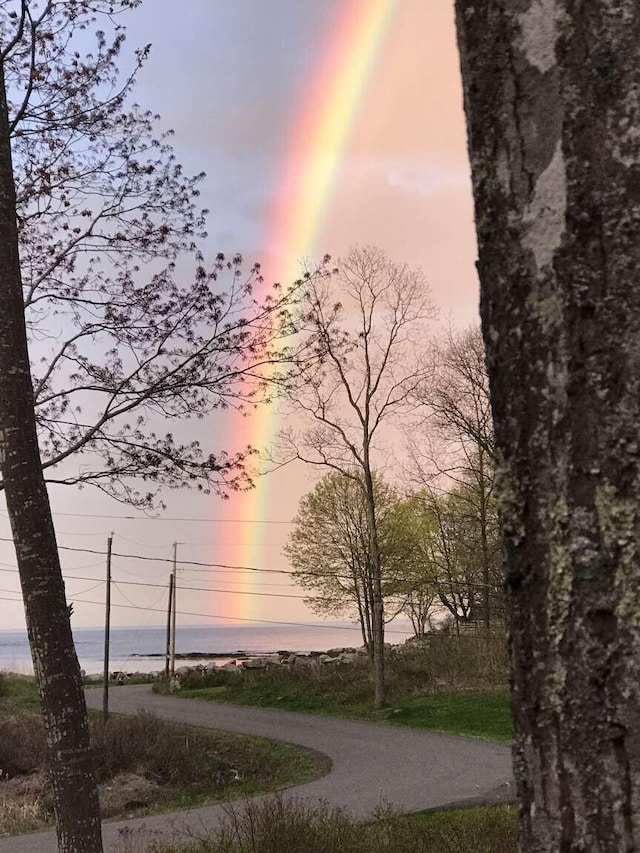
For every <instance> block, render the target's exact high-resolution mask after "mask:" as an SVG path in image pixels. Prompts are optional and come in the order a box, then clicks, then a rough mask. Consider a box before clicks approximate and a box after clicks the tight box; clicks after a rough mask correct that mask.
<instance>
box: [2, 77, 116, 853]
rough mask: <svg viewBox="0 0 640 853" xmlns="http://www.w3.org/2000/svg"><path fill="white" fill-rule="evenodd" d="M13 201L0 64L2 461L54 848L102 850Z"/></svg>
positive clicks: (79, 852) (83, 852)
mask: <svg viewBox="0 0 640 853" xmlns="http://www.w3.org/2000/svg"><path fill="white" fill-rule="evenodd" d="M15 205H16V197H15V186H14V180H13V170H12V162H11V146H10V142H9V123H8V114H7V99H6V91H5V83H4V68H3V67H2V65H1V64H0V320H1V322H2V335H1V336H0V465H1V469H2V480H3V484H4V490H5V494H6V500H7V508H8V512H9V518H10V521H11V529H12V533H13V540H14V543H15V549H16V557H17V561H18V569H19V571H20V582H21V585H22V594H23V598H24V606H25V614H26V621H27V631H28V634H29V643H30V645H31V653H32V656H33V666H34V670H35V673H36V679H37V682H38V688H39V691H40V698H41V703H42V709H43V715H44V720H45V726H46V732H47V746H48V758H49V773H50V778H51V784H52V788H53V795H54V806H55V812H56V825H57V831H58V849H59V851H60V853H100V851H101V850H102V838H101V828H100V812H99V807H98V798H97V792H96V785H95V776H94V770H93V757H92V753H91V747H90V744H89V730H88V726H87V713H86V707H85V701H84V692H83V687H82V679H81V677H80V668H79V666H78V660H77V657H76V653H75V649H74V645H73V638H72V635H71V626H70V624H69V613H68V610H67V602H66V599H65V593H64V583H63V579H62V573H61V571H60V563H59V559H58V551H57V545H56V538H55V532H54V529H53V522H52V518H51V510H50V507H49V498H48V495H47V490H46V486H45V482H44V478H43V475H42V468H41V462H40V453H39V449H38V440H37V435H36V424H35V417H34V403H33V388H32V383H31V373H30V367H29V358H28V353H27V337H26V329H25V321H24V308H23V302H22V286H21V278H20V262H19V257H18V234H17V227H16V207H15Z"/></svg>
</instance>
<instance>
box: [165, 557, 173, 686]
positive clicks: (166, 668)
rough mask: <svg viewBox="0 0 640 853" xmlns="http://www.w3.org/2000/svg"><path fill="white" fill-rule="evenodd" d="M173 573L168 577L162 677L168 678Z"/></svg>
mask: <svg viewBox="0 0 640 853" xmlns="http://www.w3.org/2000/svg"><path fill="white" fill-rule="evenodd" d="M173 577H174V575H173V572H171V574H170V575H169V606H168V607H167V650H166V654H165V661H164V675H165V678H167V679H168V678H169V674H170V665H171V636H172V634H171V622H172V615H173Z"/></svg>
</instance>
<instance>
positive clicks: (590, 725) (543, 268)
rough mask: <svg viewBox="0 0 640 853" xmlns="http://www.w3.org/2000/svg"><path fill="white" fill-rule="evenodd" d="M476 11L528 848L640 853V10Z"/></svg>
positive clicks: (492, 366) (494, 360) (465, 30)
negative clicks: (639, 281)
mask: <svg viewBox="0 0 640 853" xmlns="http://www.w3.org/2000/svg"><path fill="white" fill-rule="evenodd" d="M456 13H457V26H458V38H459V44H460V53H461V62H462V76H463V83H464V93H465V109H466V114H467V124H468V134H469V151H470V157H471V165H472V175H473V189H474V196H475V211H476V225H477V233H478V243H479V273H480V280H481V291H482V296H481V313H482V326H483V334H484V340H485V346H486V351H487V362H488V370H489V377H490V385H491V396H492V406H493V414H494V422H495V437H496V445H497V450H498V471H497V475H496V489H497V497H498V499H499V502H500V512H501V521H502V525H503V537H504V544H505V549H506V561H507V596H508V603H509V609H510V651H511V658H512V664H513V694H512V695H513V711H514V719H515V735H516V743H515V773H516V779H517V788H518V795H519V798H520V803H521V826H522V842H523V850H524V851H536V853H538V852H539V851H549V853H551V851H554V853H557V851H589V853H598V851H611V853H614V851H615V853H619V852H620V851H631V850H639V849H640V741H639V734H638V733H639V732H640V583H639V582H638V581H639V579H640V578H639V575H640V553H639V551H640V440H639V438H638V424H639V423H640V387H639V386H640V287H639V286H638V269H639V268H640V49H639V47H638V46H639V45H640V6H639V5H638V2H637V0H615V2H614V1H613V0H593V1H592V2H588V3H576V2H572V0H483V2H477V0H456Z"/></svg>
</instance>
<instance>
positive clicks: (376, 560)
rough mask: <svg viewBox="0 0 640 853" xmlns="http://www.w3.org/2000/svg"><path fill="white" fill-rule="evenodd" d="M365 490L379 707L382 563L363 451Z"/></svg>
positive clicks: (381, 686)
mask: <svg viewBox="0 0 640 853" xmlns="http://www.w3.org/2000/svg"><path fill="white" fill-rule="evenodd" d="M365 492H366V505H367V521H368V523H369V542H370V552H371V554H370V559H371V592H372V601H371V630H372V639H373V705H374V708H381V707H382V706H383V705H384V703H385V676H384V601H383V598H382V563H381V560H380V544H379V542H378V526H377V519H376V510H375V506H376V504H375V494H374V490H373V476H372V474H371V468H370V466H369V459H368V450H365Z"/></svg>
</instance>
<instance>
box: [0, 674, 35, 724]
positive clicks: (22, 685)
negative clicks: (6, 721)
mask: <svg viewBox="0 0 640 853" xmlns="http://www.w3.org/2000/svg"><path fill="white" fill-rule="evenodd" d="M39 710H40V699H39V697H38V688H37V687H36V683H35V680H34V679H33V677H32V676H29V675H14V674H8V673H6V672H0V716H6V715H8V714H23V713H28V712H37V711H39Z"/></svg>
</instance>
